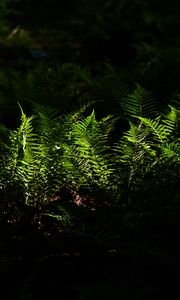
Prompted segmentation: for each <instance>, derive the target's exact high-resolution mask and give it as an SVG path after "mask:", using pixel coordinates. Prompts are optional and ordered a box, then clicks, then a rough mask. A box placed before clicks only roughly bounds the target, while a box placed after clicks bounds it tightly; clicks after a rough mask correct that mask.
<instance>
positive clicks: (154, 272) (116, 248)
mask: <svg viewBox="0 0 180 300" xmlns="http://www.w3.org/2000/svg"><path fill="white" fill-rule="evenodd" d="M151 221H152V220H149V221H148V222H147V221H146V222H144V223H143V224H141V226H140V227H139V230H138V231H137V229H138V228H137V227H136V228H134V229H130V228H124V229H123V230H122V231H121V232H120V233H119V234H118V235H116V237H115V236H113V235H112V238H109V239H106V238H104V240H103V238H102V236H101V237H100V238H99V239H97V237H93V236H88V235H87V234H84V235H83V234H78V233H73V232H71V231H68V230H63V231H61V232H57V231H52V229H49V230H48V229H47V228H46V231H44V230H38V229H36V228H34V227H33V226H29V227H26V228H25V227H24V228H20V227H18V226H15V225H12V224H1V230H0V241H1V258H0V265H1V268H0V269H1V278H2V281H1V291H2V292H4V294H5V298H4V299H10V298H11V297H13V298H14V299H23V300H25V299H52V300H55V299H81V300H83V299H84V300H90V299H94V300H96V299H97V300H98V299H136V300H137V299H160V298H161V297H162V298H164V297H165V296H166V295H168V297H169V299H179V275H180V261H179V248H178V244H177V233H178V226H179V225H178V224H169V223H167V224H165V223H164V224H163V223H162V222H161V224H160V223H158V222H157V221H154V222H153V223H152V222H151Z"/></svg>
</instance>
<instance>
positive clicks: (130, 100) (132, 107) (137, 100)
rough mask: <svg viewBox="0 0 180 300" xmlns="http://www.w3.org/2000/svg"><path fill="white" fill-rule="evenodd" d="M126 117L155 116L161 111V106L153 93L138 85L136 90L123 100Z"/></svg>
mask: <svg viewBox="0 0 180 300" xmlns="http://www.w3.org/2000/svg"><path fill="white" fill-rule="evenodd" d="M121 104H122V108H123V111H124V113H125V115H126V117H131V116H133V115H135V116H140V117H151V116H154V115H155V114H156V113H157V111H158V110H159V104H158V102H157V99H156V97H155V96H154V95H153V93H152V92H150V91H148V90H146V89H145V88H142V87H141V86H140V85H139V84H136V89H135V91H134V92H133V93H131V94H129V95H128V96H127V97H124V98H122V99H121Z"/></svg>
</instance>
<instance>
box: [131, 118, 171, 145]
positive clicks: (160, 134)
mask: <svg viewBox="0 0 180 300" xmlns="http://www.w3.org/2000/svg"><path fill="white" fill-rule="evenodd" d="M137 118H138V119H139V120H140V121H141V122H142V123H143V124H144V125H145V126H147V127H148V128H149V129H151V132H152V133H153V135H154V137H155V138H156V139H157V140H158V141H159V142H161V143H162V142H165V141H166V140H167V139H168V136H169V133H170V132H169V128H168V127H167V126H165V125H163V124H161V123H160V118H159V117H158V118H156V119H154V120H151V119H148V118H143V117H137Z"/></svg>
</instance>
